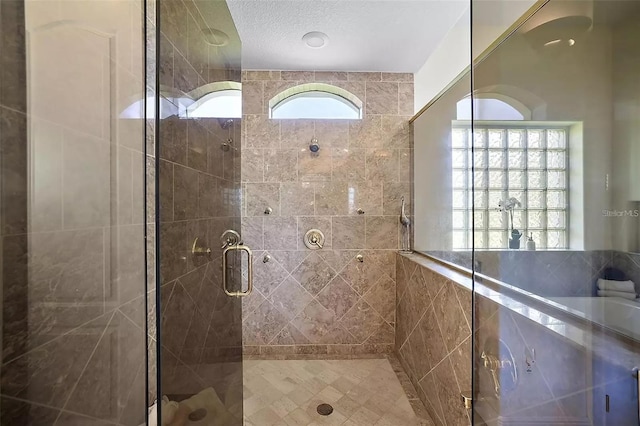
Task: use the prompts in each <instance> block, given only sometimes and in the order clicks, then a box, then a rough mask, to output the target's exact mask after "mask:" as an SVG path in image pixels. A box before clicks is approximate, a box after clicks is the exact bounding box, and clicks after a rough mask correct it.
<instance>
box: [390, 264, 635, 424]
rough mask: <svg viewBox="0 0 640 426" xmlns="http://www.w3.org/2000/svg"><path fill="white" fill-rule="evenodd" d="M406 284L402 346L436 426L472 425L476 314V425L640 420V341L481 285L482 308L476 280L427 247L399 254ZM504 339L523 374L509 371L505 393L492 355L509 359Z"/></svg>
mask: <svg viewBox="0 0 640 426" xmlns="http://www.w3.org/2000/svg"><path fill="white" fill-rule="evenodd" d="M397 284H398V285H397V289H398V296H397V297H398V306H397V309H398V314H397V340H396V350H397V352H398V356H399V358H400V361H401V363H402V364H403V366H404V368H405V370H406V371H407V373H408V375H409V378H410V379H411V381H412V383H413V384H414V386H415V387H416V390H417V392H418V395H419V396H420V398H421V399H422V401H423V402H424V404H425V407H426V408H427V411H428V412H429V414H430V415H431V418H432V420H433V421H434V423H435V424H436V425H462V424H468V419H467V415H468V413H467V412H465V410H464V409H463V408H462V403H461V401H460V397H459V395H460V392H465V393H466V392H467V391H468V390H469V389H471V374H472V370H471V365H472V361H471V353H472V352H471V351H472V347H471V338H470V336H471V327H470V326H471V313H472V312H473V315H474V319H473V323H474V327H475V329H474V336H473V339H474V341H473V345H474V346H473V351H474V357H475V365H474V368H473V375H474V376H473V377H474V385H473V386H474V395H473V397H474V409H475V418H474V420H475V423H476V424H523V422H525V421H526V422H528V424H529V423H531V424H533V423H534V422H536V424H548V425H553V424H558V425H560V424H576V425H590V424H598V425H605V424H607V425H608V424H610V425H614V424H615V425H627V424H629V425H631V424H634V423H633V422H634V421H635V419H636V417H635V416H636V413H637V399H636V398H637V395H636V394H635V392H634V391H633V389H634V387H635V386H636V385H637V383H636V381H635V379H634V378H633V376H632V374H631V369H632V367H633V366H634V365H636V364H637V363H638V362H639V361H640V358H639V357H638V343H637V342H633V341H629V340H625V339H621V338H620V337H618V336H616V335H615V333H611V332H607V331H606V330H602V329H599V328H597V327H596V326H590V325H588V324H580V323H575V322H572V321H571V320H570V319H567V318H563V317H561V316H557V317H554V316H553V314H552V313H547V312H542V311H538V310H536V309H535V308H534V307H531V306H528V305H526V304H523V303H521V302H518V301H517V300H514V299H511V298H509V297H508V296H505V295H501V294H498V293H496V292H493V291H491V290H488V289H487V288H485V287H483V286H482V285H481V284H479V283H476V295H475V299H474V300H475V302H474V306H473V310H472V304H471V303H472V301H471V300H472V299H471V290H470V288H469V287H470V285H471V279H470V277H468V276H464V275H461V274H458V273H456V272H454V271H452V270H450V269H448V268H447V267H445V266H443V265H442V264H439V263H437V262H434V261H431V260H429V259H426V258H425V257H423V256H421V255H417V254H414V255H409V256H405V255H398V261H397ZM498 339H501V340H502V342H504V343H505V344H506V345H507V346H508V347H509V349H510V351H511V353H512V354H513V357H514V361H515V364H516V368H517V380H516V383H515V384H513V381H512V380H510V375H509V373H508V372H507V371H504V372H501V373H499V374H498V377H499V379H498V380H499V383H500V386H501V387H500V389H499V390H498V392H497V394H496V389H495V383H494V381H493V378H492V376H491V374H490V372H489V371H488V370H487V369H486V368H485V367H484V365H483V359H482V354H483V352H484V353H487V354H491V355H501V356H503V357H505V356H506V353H507V352H506V349H504V347H503V348H498V346H497V341H498ZM533 353H535V355H531V354H533ZM527 356H528V358H527ZM527 359H528V360H529V361H530V364H531V368H527V362H526V361H527ZM531 361H533V362H531ZM496 395H497V396H496ZM605 395H609V398H610V407H611V408H610V410H609V411H608V412H607V410H606V409H605V408H606V404H605ZM485 422H486V423H485Z"/></svg>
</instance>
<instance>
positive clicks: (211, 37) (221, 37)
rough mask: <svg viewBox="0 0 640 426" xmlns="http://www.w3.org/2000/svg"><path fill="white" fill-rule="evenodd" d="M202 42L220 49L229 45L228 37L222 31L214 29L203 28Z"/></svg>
mask: <svg viewBox="0 0 640 426" xmlns="http://www.w3.org/2000/svg"><path fill="white" fill-rule="evenodd" d="M202 33H203V34H204V40H205V41H206V42H207V43H209V44H210V45H212V46H216V47H222V46H226V45H227V44H229V36H228V35H227V33H225V32H224V31H220V30H216V29H215V28H203V29H202Z"/></svg>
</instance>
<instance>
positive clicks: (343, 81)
mask: <svg viewBox="0 0 640 426" xmlns="http://www.w3.org/2000/svg"><path fill="white" fill-rule="evenodd" d="M309 82H324V83H329V84H332V85H335V86H338V87H341V88H344V89H346V90H348V91H349V92H351V93H353V94H354V95H356V96H357V97H358V98H360V99H361V100H362V101H363V104H364V117H363V119H362V120H274V119H270V118H269V115H268V113H269V111H268V108H269V105H268V104H269V100H270V99H271V98H273V97H274V96H276V95H277V94H278V93H280V92H282V91H283V90H286V89H288V88H291V87H293V86H297V85H299V84H304V83H309ZM242 83H243V109H244V111H243V112H244V117H243V121H244V124H245V131H244V133H243V152H242V182H243V190H244V196H243V207H242V208H243V214H242V216H243V217H242V236H243V239H244V242H245V244H248V245H249V246H251V248H252V249H254V251H255V263H254V271H255V272H254V274H255V291H254V293H253V295H251V296H250V297H249V298H246V299H245V300H244V305H243V342H244V346H245V352H247V353H251V354H261V355H290V354H307V353H312V354H354V353H373V352H388V351H391V350H392V348H393V343H394V324H395V304H394V299H395V252H396V251H397V249H398V248H399V232H400V227H399V213H400V198H401V197H402V196H404V197H405V199H406V200H407V202H410V161H411V149H412V143H411V134H410V130H409V123H408V120H409V118H410V116H411V115H412V114H413V75H412V74H388V73H376V72H372V73H347V72H319V71H316V72H313V71H301V72H293V71H245V72H243V78H242ZM314 137H315V138H316V139H317V140H318V143H319V145H320V151H319V153H318V154H312V153H311V152H310V151H309V143H310V142H311V139H312V138H314ZM408 207H409V208H410V205H409V206H408ZM268 208H270V209H271V210H272V212H271V213H270V214H265V210H267V209H268ZM358 209H362V210H363V211H364V214H358V212H357V210H358ZM312 228H317V229H319V230H321V231H322V232H323V233H324V235H325V238H326V240H325V244H324V247H323V248H322V249H320V250H313V251H312V250H309V249H307V248H306V247H305V245H304V243H303V236H304V234H305V232H306V231H307V230H309V229H312ZM358 254H362V255H363V259H362V260H363V261H362V262H359V261H358V260H357V259H356V256H357V255H358Z"/></svg>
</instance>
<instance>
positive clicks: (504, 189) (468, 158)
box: [451, 121, 571, 250]
mask: <svg viewBox="0 0 640 426" xmlns="http://www.w3.org/2000/svg"><path fill="white" fill-rule="evenodd" d="M451 129H452V137H453V131H454V130H455V129H459V130H460V129H462V130H466V132H464V135H465V136H464V145H465V147H464V148H460V147H456V146H454V143H453V139H452V146H451V154H452V159H451V194H452V215H451V219H452V237H451V243H452V249H453V250H469V249H471V248H474V249H480V250H499V249H507V247H508V244H507V243H508V238H509V229H510V228H509V224H508V222H507V224H504V225H502V226H501V227H500V228H497V227H491V226H490V218H489V216H490V212H493V211H497V205H495V206H494V205H493V204H491V203H490V193H491V192H494V191H495V192H498V191H499V192H501V193H502V194H501V196H500V199H501V200H504V199H506V198H508V197H510V196H513V195H511V194H510V192H514V191H518V192H521V193H522V194H523V195H524V196H526V198H527V199H520V201H521V202H523V207H522V208H519V209H518V210H517V211H516V212H517V213H520V215H521V219H520V221H519V223H520V225H521V226H516V229H518V230H520V231H521V232H523V238H522V240H521V241H522V243H521V247H523V245H524V242H525V241H526V237H528V235H529V232H530V231H533V232H537V233H538V235H542V236H544V238H543V239H542V240H541V239H540V237H538V238H536V237H535V236H534V240H535V241H536V246H537V248H540V249H545V250H566V249H568V248H569V247H570V244H571V241H570V229H571V228H570V216H571V214H570V208H571V206H570V182H569V178H570V156H569V150H570V133H571V126H570V125H568V124H567V123H555V122H533V121H511V122H508V121H507V122H498V121H474V123H473V126H472V125H471V122H470V121H453V123H452V127H451ZM490 130H502V131H503V132H505V133H506V134H505V135H504V136H503V140H502V146H501V147H500V148H490V147H489V142H488V135H489V131H490ZM510 130H512V131H513V130H517V131H523V132H524V135H523V137H524V138H525V143H524V144H523V147H522V148H521V150H522V154H523V160H522V161H523V168H515V167H514V168H509V167H508V161H509V149H513V148H510V147H509V140H508V133H509V131H510ZM534 130H537V131H540V130H542V135H543V140H542V148H540V149H532V148H530V147H529V145H528V143H527V142H526V141H527V140H528V133H529V132H530V131H534ZM553 130H560V131H562V132H563V133H564V148H549V147H548V144H547V139H548V134H549V131H553ZM477 131H482V132H485V138H486V140H487V142H486V144H485V145H484V146H483V147H478V146H477V145H476V144H475V143H474V137H475V132H477ZM472 132H473V133H472ZM472 135H474V136H472ZM454 149H458V150H460V149H464V150H467V151H468V152H467V154H466V155H465V156H464V158H465V164H464V167H463V168H461V167H454V163H453V161H454V158H453V155H454ZM478 151H480V152H482V154H481V155H482V156H483V164H484V165H485V167H483V168H482V172H483V174H484V175H483V180H484V183H483V187H482V188H477V187H476V186H475V185H474V184H473V183H474V181H473V179H476V171H477V166H476V165H475V164H474V162H473V159H474V158H475V155H476V154H477V152H478ZM491 151H502V152H504V154H505V155H503V158H502V165H501V167H499V168H495V167H493V168H492V167H491V165H490V163H489V159H488V156H489V152H491ZM529 151H535V152H541V153H542V155H543V158H542V160H541V163H542V164H544V167H543V168H533V169H531V167H530V166H529V159H528V154H529ZM560 151H563V152H564V167H563V168H549V165H548V162H547V156H548V153H549V152H560ZM491 170H494V171H497V170H503V171H506V173H505V174H504V176H503V177H502V182H503V183H502V184H501V185H500V187H495V188H493V189H492V188H491V185H490V182H489V173H490V171H491ZM509 170H517V171H522V172H523V177H522V179H523V185H522V188H518V189H513V188H512V189H509V181H508V171H509ZM454 171H463V172H464V173H465V176H464V187H456V185H455V182H454V179H455V173H454ZM530 171H541V172H542V177H543V179H544V184H543V185H541V189H540V191H542V192H543V194H542V197H543V199H544V200H545V201H544V204H543V207H541V208H531V207H529V203H528V198H529V197H528V193H529V192H530V191H532V190H537V189H531V188H530V187H529V176H530ZM549 171H562V172H564V177H565V179H564V182H563V185H562V186H559V188H558V189H557V191H559V192H562V193H563V197H564V204H563V205H564V208H549V207H548V204H547V201H546V199H547V194H548V192H549V191H554V190H555V189H554V188H549V186H548V172H549ZM456 191H463V192H464V197H463V198H464V207H463V208H456V207H454V203H453V197H454V195H455V192H456ZM480 191H481V192H482V193H483V197H486V206H485V207H483V208H478V203H477V202H475V201H476V200H475V197H476V194H477V193H479V192H480ZM478 211H482V212H483V214H482V228H480V227H476V221H475V220H474V218H475V215H476V213H477V212H478ZM550 211H551V212H554V211H558V212H563V214H564V226H563V227H561V228H549V227H548V224H547V218H548V213H549V212H550ZM531 212H541V213H542V221H543V222H542V226H541V227H540V228H529V227H528V226H529V220H528V219H529V215H530V214H531ZM456 213H457V214H458V217H459V216H460V213H462V219H463V225H462V226H456ZM503 214H504V213H503ZM516 223H518V221H516ZM490 231H493V232H496V231H501V235H502V241H501V248H498V247H491V245H490V240H489V238H490ZM549 231H558V232H561V233H562V235H563V236H564V244H563V245H562V246H560V247H553V248H548V232H549ZM461 232H462V235H463V238H464V246H465V247H460V246H459V245H456V244H455V242H456V238H457V237H456V233H461ZM479 233H481V236H482V241H483V244H482V245H481V246H478V245H477V241H475V240H476V237H479V236H480V235H479ZM458 238H459V235H458Z"/></svg>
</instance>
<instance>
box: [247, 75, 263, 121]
mask: <svg viewBox="0 0 640 426" xmlns="http://www.w3.org/2000/svg"><path fill="white" fill-rule="evenodd" d="M263 97H264V94H263V82H262V81H244V82H243V83H242V112H243V114H265V113H266V110H265V106H264V103H263V101H262V99H263Z"/></svg>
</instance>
